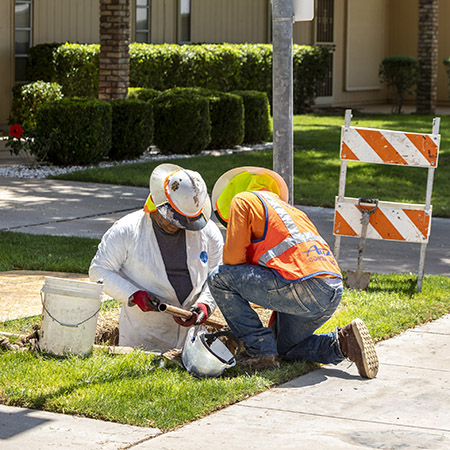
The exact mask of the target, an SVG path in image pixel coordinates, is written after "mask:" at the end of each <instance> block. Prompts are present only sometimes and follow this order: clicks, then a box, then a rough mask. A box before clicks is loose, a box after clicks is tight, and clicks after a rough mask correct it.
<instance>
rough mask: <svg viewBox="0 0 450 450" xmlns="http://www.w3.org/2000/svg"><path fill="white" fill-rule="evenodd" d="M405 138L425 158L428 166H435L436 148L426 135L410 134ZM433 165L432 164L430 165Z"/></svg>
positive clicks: (434, 143) (406, 134)
mask: <svg viewBox="0 0 450 450" xmlns="http://www.w3.org/2000/svg"><path fill="white" fill-rule="evenodd" d="M405 136H406V137H407V138H408V139H409V140H410V141H411V142H412V143H413V144H414V146H415V147H416V148H417V150H418V151H419V152H420V153H421V154H422V155H423V156H424V157H425V159H426V160H427V161H428V162H429V163H430V165H432V166H434V167H436V166H437V157H438V146H437V144H436V142H434V141H433V139H431V137H430V136H428V135H427V134H410V133H405ZM432 163H434V164H432Z"/></svg>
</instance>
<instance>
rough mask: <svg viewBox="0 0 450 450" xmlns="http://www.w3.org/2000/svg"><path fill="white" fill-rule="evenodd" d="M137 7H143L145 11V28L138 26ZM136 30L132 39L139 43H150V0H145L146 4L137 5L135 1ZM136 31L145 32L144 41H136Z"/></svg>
mask: <svg viewBox="0 0 450 450" xmlns="http://www.w3.org/2000/svg"><path fill="white" fill-rule="evenodd" d="M139 9H145V10H146V11H147V28H146V29H144V28H138V10H139ZM135 13H136V31H135V36H134V40H135V41H136V42H140V43H144V44H150V43H151V40H152V36H151V14H152V1H151V0H146V5H145V6H144V5H138V2H137V1H136V11H135ZM138 33H142V34H143V33H145V34H146V36H147V40H146V41H138V40H137V35H138Z"/></svg>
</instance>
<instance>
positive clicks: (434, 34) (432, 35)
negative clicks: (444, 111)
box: [416, 0, 439, 114]
mask: <svg viewBox="0 0 450 450" xmlns="http://www.w3.org/2000/svg"><path fill="white" fill-rule="evenodd" d="M438 16H439V0H419V30H418V48H417V53H418V62H419V79H418V81H417V103H416V108H417V113H419V114H434V113H435V112H436V98H437V70H438V42H439V40H438Z"/></svg>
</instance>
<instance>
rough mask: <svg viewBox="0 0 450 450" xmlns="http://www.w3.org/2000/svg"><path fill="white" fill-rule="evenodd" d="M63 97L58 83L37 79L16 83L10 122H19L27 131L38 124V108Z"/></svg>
mask: <svg viewBox="0 0 450 450" xmlns="http://www.w3.org/2000/svg"><path fill="white" fill-rule="evenodd" d="M62 98H63V94H62V89H61V86H60V85H59V84H57V83H46V82H44V81H35V82H34V83H29V84H20V85H16V86H14V88H13V100H12V106H11V114H10V116H9V123H10V124H15V123H19V124H20V125H21V126H22V128H23V130H24V132H25V133H29V132H31V131H32V129H33V128H34V127H35V126H36V113H37V110H38V109H39V108H40V107H41V106H42V105H43V104H44V103H45V102H48V101H52V100H60V99H62Z"/></svg>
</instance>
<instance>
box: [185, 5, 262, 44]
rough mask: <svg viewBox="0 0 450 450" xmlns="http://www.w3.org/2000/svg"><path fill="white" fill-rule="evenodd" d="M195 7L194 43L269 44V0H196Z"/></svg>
mask: <svg viewBox="0 0 450 450" xmlns="http://www.w3.org/2000/svg"><path fill="white" fill-rule="evenodd" d="M191 8H192V10H191V17H192V25H191V29H192V42H210V43H221V42H230V43H238V42H252V43H265V42H267V38H268V23H267V22H268V20H267V19H268V1H267V0H245V1H243V0H226V1H224V0H192V6H191Z"/></svg>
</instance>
